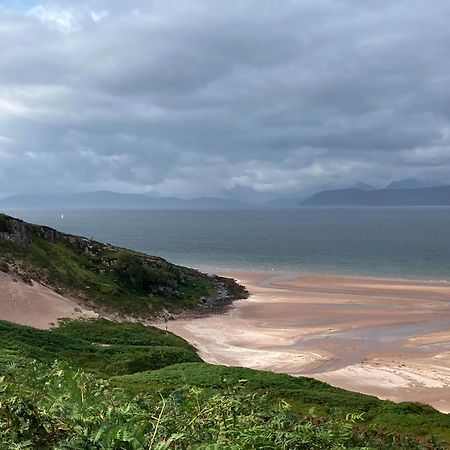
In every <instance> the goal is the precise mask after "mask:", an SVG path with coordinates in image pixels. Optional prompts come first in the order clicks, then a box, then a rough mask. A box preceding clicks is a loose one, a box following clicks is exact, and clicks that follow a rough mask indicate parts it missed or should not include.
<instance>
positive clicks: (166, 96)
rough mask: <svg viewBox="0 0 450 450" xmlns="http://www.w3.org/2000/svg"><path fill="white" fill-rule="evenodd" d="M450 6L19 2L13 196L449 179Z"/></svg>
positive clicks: (14, 38)
mask: <svg viewBox="0 0 450 450" xmlns="http://www.w3.org/2000/svg"><path fill="white" fill-rule="evenodd" d="M449 14H450V5H449V4H448V2H446V1H444V0H438V1H435V2H433V4H431V5H425V4H424V3H423V2H420V1H418V0H412V1H408V2H404V1H399V2H388V1H382V2H360V1H357V0H339V1H325V0H321V1H312V0H311V1H306V0H297V1H294V0H290V1H286V2H283V3H282V4H280V3H279V2H275V1H274V0H262V1H261V0H259V1H256V0H245V1H229V2H219V1H208V2H207V1H204V0H193V1H190V2H188V3H186V2H182V1H181V0H166V1H164V2H163V1H159V0H158V1H157V0H155V1H144V0H135V1H133V2H123V1H119V0H108V1H103V0H93V1H87V0H83V1H80V2H76V3H74V2H69V1H65V0H63V1H58V2H51V1H46V0H43V1H42V2H41V3H40V4H39V5H37V6H35V7H34V9H32V10H31V11H28V12H23V11H13V10H11V9H8V7H7V2H6V4H5V3H4V4H3V6H0V58H1V66H0V193H4V194H6V193H12V192H25V191H30V190H33V191H36V190H47V191H48V190H52V189H59V190H71V191H75V190H88V189H105V188H108V189H116V190H126V191H133V192H137V191H155V192H159V193H161V194H171V195H172V194H183V195H189V194H192V195H197V194H200V195H203V194H208V193H210V192H213V191H217V190H220V189H223V188H227V189H232V188H233V187H234V186H249V187H254V188H256V189H259V190H265V191H267V190H274V191H279V192H289V191H290V192H295V191H301V190H311V189H314V188H315V187H317V188H319V187H321V186H325V185H327V186H330V185H333V183H335V184H336V185H339V186H341V185H342V184H346V183H347V184H352V183H354V182H356V181H360V180H363V181H368V182H371V183H384V182H385V181H389V179H390V178H392V177H395V178H400V177H402V176H415V177H418V178H423V177H426V178H430V177H432V178H436V180H438V179H439V181H444V182H450V178H449V177H450V176H449V175H448V173H449V172H448V165H449V155H450V150H449V149H450V142H449V140H450V132H449V125H448V120H449V115H450V108H449V105H450V89H449V83H450V59H449V58H448V55H449V54H450V31H449V30H450V29H449V27H448V25H447V23H446V22H447V17H448V16H449ZM427 155H429V156H427Z"/></svg>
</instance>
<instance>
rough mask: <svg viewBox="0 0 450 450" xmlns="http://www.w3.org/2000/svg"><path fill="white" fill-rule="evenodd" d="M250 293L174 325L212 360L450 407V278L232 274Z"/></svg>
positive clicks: (171, 324)
mask: <svg viewBox="0 0 450 450" xmlns="http://www.w3.org/2000/svg"><path fill="white" fill-rule="evenodd" d="M221 275H225V276H234V277H235V278H237V279H239V281H240V282H241V283H243V284H244V285H246V286H247V288H248V289H249V291H250V293H251V296H250V298H249V299H247V300H240V301H236V302H235V303H234V307H233V308H232V309H231V310H230V311H228V312H227V313H225V314H223V315H221V316H214V317H207V318H202V319H195V320H179V321H171V322H169V323H168V324H167V325H168V329H169V330H170V331H172V332H174V333H176V334H178V335H180V336H182V337H184V338H185V339H187V340H188V341H190V342H191V343H192V344H194V345H195V346H196V347H197V348H198V349H199V351H200V354H201V356H202V357H203V359H204V360H206V361H208V362H211V363H219V364H228V365H239V366H245V367H252V368H256V369H264V370H273V371H276V372H285V373H289V374H292V375H306V376H311V377H314V378H317V379H320V380H323V381H326V382H328V383H330V384H332V385H335V386H339V387H343V388H346V389H350V390H354V391H359V392H364V393H368V394H373V395H377V396H378V397H380V398H389V399H392V400H395V401H420V402H426V403H429V404H431V405H432V406H434V407H435V408H437V409H439V410H441V411H444V412H450V284H449V283H445V282H442V283H439V282H426V281H412V280H390V279H372V278H362V277H339V276H321V275H320V276H319V275H299V274H284V275H279V276H274V275H273V274H261V273H243V272H239V273H223V274H221Z"/></svg>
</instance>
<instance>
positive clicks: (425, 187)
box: [0, 178, 450, 211]
mask: <svg viewBox="0 0 450 450" xmlns="http://www.w3.org/2000/svg"><path fill="white" fill-rule="evenodd" d="M436 184H437V183H436ZM220 194H224V195H226V198H224V197H222V196H214V197H199V198H193V199H181V198H177V197H150V196H148V195H145V194H125V193H118V192H110V191H95V192H84V193H76V194H20V195H13V196H10V197H6V198H4V199H0V210H2V209H3V210H14V209H18V210H20V209H22V210H23V209H56V210H61V211H64V210H67V209H246V208H255V207H256V208H296V207H298V206H301V205H305V206H383V205H385V206H388V205H390V206H397V205H398V206H402V205H405V206H415V205H429V206H433V205H450V186H446V185H441V184H440V185H434V186H430V183H426V182H423V181H418V180H415V179H413V178H407V179H404V180H399V181H393V182H392V183H389V184H388V185H387V186H386V187H385V188H383V189H378V188H376V187H375V186H372V185H370V184H368V183H364V182H359V183H356V184H355V185H353V187H351V188H344V189H333V190H324V191H321V192H318V193H316V194H314V195H311V196H310V197H308V198H306V200H305V196H303V198H302V195H301V193H296V194H291V195H285V196H283V197H279V198H276V197H275V194H273V193H272V194H264V193H263V194H261V195H259V194H258V192H257V191H255V190H253V189H252V188H243V187H237V188H236V189H232V190H228V191H224V192H222V193H219V192H217V195H220ZM241 194H242V195H241ZM231 196H236V197H237V198H229V197H231ZM242 197H243V198H242ZM239 198H241V199H240V200H239Z"/></svg>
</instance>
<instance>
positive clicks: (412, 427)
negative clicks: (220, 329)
mask: <svg viewBox="0 0 450 450" xmlns="http://www.w3.org/2000/svg"><path fill="white" fill-rule="evenodd" d="M241 380H246V381H245V389H246V390H247V391H248V392H252V393H259V394H261V395H267V398H268V400H269V401H272V402H274V403H276V402H278V401H280V399H289V402H290V403H291V405H292V407H293V409H295V410H296V411H300V412H303V413H307V412H308V411H309V410H310V409H311V408H314V410H315V411H316V413H317V414H320V415H322V416H336V417H340V418H341V419H343V418H345V417H346V415H347V414H349V413H353V412H356V411H357V412H358V413H363V414H364V422H365V425H366V426H370V427H372V428H373V429H375V430H387V432H388V433H405V434H412V435H415V436H420V435H421V436H433V435H436V436H439V437H440V438H442V439H444V440H445V441H446V442H450V416H449V415H446V414H442V413H439V412H438V411H436V410H435V409H434V408H432V407H431V406H428V405H422V404H419V403H398V404H397V403H394V402H391V401H387V400H380V399H378V398H376V397H373V396H370V395H364V394H359V393H357V392H350V391H346V390H344V389H339V388H335V387H332V386H330V385H328V384H326V383H322V382H320V381H317V380H314V379H311V378H304V377H292V376H289V375H285V374H276V373H271V372H261V371H258V370H252V369H245V368H242V367H226V366H216V365H208V364H204V363H186V364H178V365H172V366H168V367H165V368H164V369H161V370H157V371H152V372H142V373H135V374H133V375H126V376H120V377H113V378H112V379H111V381H112V383H113V384H114V385H116V386H122V387H126V388H127V389H131V390H132V391H134V392H140V391H145V390H149V389H153V390H155V389H158V390H162V392H164V393H166V394H169V393H170V392H172V391H173V390H176V389H177V388H178V387H179V386H180V385H184V384H191V385H195V386H197V387H200V388H201V389H205V390H206V391H208V392H210V393H214V392H223V391H224V390H226V389H228V388H229V386H232V385H235V384H237V383H239V382H240V381H241ZM399 448H400V447H399Z"/></svg>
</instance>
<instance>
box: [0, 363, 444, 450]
mask: <svg viewBox="0 0 450 450" xmlns="http://www.w3.org/2000/svg"><path fill="white" fill-rule="evenodd" d="M23 376H24V378H25V379H26V380H30V381H31V382H28V383H23V384H18V383H12V382H10V381H8V380H6V379H5V378H0V445H1V448H22V449H43V448H49V449H155V450H156V449H157V450H163V449H230V450H231V449H280V450H281V449H292V450H294V449H299V450H300V449H305V450H306V449H308V450H309V449H316V450H321V449H323V450H325V449H331V450H333V449H335V450H338V449H339V450H343V449H353V450H357V449H361V450H362V449H364V450H372V449H373V450H375V449H381V448H382V449H386V450H389V449H392V450H394V449H402V448H403V449H421V448H422V449H424V448H432V447H428V446H427V447H425V446H422V445H420V444H419V443H418V442H415V441H414V440H412V439H407V438H405V437H399V436H384V435H383V436H380V435H378V434H376V433H370V432H369V433H364V434H362V433H361V431H360V429H359V425H358V424H359V422H361V420H362V418H361V416H360V415H357V414H351V415H348V416H347V417H346V418H344V419H335V418H328V419H326V418H320V417H316V416H315V415H314V414H312V413H309V414H301V413H298V412H295V411H293V410H292V409H291V407H290V405H289V403H287V402H284V401H279V402H278V403H276V404H273V402H271V401H269V400H268V398H267V396H265V395H259V394H257V393H248V392H247V391H246V390H243V389H242V385H241V384H242V383H241V384H238V385H236V386H234V387H233V388H230V389H228V390H227V391H225V392H223V393H218V394H214V395H210V394H208V393H206V392H205V391H204V390H203V389H200V388H197V387H189V386H186V387H181V388H179V389H177V390H176V391H174V392H173V393H172V394H170V395H168V396H159V395H157V394H155V393H144V394H140V395H135V396H132V395H130V394H129V393H128V392H126V391H125V390H123V389H117V388H115V389H113V388H111V386H110V385H109V384H108V382H107V381H105V380H101V379H97V378H95V377H94V376H93V375H89V374H86V373H84V372H82V371H80V370H74V369H72V368H70V367H69V366H68V365H67V364H65V363H64V364H62V363H59V364H56V365H54V366H53V367H52V368H51V369H50V370H47V371H42V369H41V368H39V367H32V368H30V369H29V372H28V373H26V374H24V375H23ZM435 448H437V447H435Z"/></svg>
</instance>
